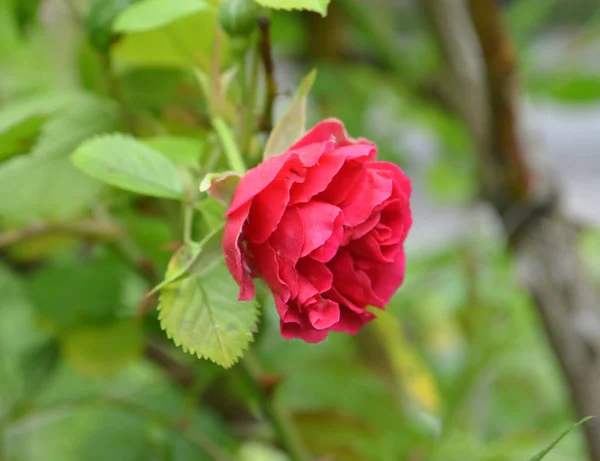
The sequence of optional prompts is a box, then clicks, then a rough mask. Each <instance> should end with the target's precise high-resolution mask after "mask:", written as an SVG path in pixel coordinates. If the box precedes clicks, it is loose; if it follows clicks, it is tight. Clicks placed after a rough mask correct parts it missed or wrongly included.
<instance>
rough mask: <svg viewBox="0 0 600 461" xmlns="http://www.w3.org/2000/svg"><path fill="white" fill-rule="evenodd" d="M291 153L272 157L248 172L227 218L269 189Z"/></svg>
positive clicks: (234, 196)
mask: <svg viewBox="0 0 600 461" xmlns="http://www.w3.org/2000/svg"><path fill="white" fill-rule="evenodd" d="M290 155H291V154H290V153H285V154H283V155H277V156H275V157H270V158H268V159H267V160H265V161H264V162H262V163H261V164H260V165H258V166H257V167H256V168H252V169H251V170H248V172H247V173H246V174H245V175H244V177H243V178H242V179H241V180H240V183H239V184H238V186H237V187H236V189H235V193H234V194H233V199H232V201H231V205H230V207H229V210H227V213H225V216H229V215H231V214H232V213H233V212H234V211H235V210H237V209H238V208H240V207H242V206H243V205H245V204H246V203H248V202H249V201H250V200H252V199H253V198H254V197H255V196H256V195H257V194H258V193H260V192H261V191H262V190H263V189H264V188H265V187H267V186H268V185H269V184H271V182H273V180H274V179H275V178H276V177H277V175H278V174H279V172H280V171H281V169H282V168H283V167H284V165H285V164H286V162H287V161H288V160H289V159H290Z"/></svg>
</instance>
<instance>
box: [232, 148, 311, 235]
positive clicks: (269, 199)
mask: <svg viewBox="0 0 600 461" xmlns="http://www.w3.org/2000/svg"><path fill="white" fill-rule="evenodd" d="M290 159H292V160H294V161H290V162H288V163H287V164H286V168H285V169H282V171H281V173H280V174H279V175H278V176H277V178H275V179H274V180H273V181H272V182H271V183H270V184H269V185H268V186H267V187H265V188H264V189H263V190H262V191H261V192H260V193H259V194H258V195H256V196H255V197H254V199H253V200H252V202H251V203H252V205H251V207H250V214H249V216H248V224H247V228H246V235H247V236H248V239H249V240H250V241H252V242H255V243H263V242H264V241H266V240H267V239H268V238H269V236H270V235H271V234H272V233H273V231H275V229H276V228H277V225H278V224H279V221H281V218H282V217H283V214H284V213H285V209H286V208H287V206H288V202H289V200H290V188H291V186H292V184H293V183H295V182H301V181H303V180H304V171H303V170H304V167H303V166H302V164H301V163H300V160H299V159H298V158H297V157H296V156H294V157H290ZM301 170H302V172H301ZM240 184H241V183H240Z"/></svg>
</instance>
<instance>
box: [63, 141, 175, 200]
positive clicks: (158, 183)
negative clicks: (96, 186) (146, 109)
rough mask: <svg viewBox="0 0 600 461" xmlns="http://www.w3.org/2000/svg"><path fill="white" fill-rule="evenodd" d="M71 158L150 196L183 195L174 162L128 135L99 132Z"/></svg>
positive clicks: (105, 179) (95, 175) (82, 167)
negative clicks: (101, 133) (98, 134)
mask: <svg viewBox="0 0 600 461" xmlns="http://www.w3.org/2000/svg"><path fill="white" fill-rule="evenodd" d="M72 160H73V163H74V164H75V166H76V167H77V168H79V169H80V170H81V171H83V172H84V173H86V174H88V175H89V176H91V177H93V178H96V179H98V180H100V181H103V182H105V183H107V184H110V185H111V186H115V187H118V188H121V189H125V190H128V191H131V192H136V193H138V194H142V195H150V196H153V197H163V198H172V199H178V198H181V197H182V196H183V189H184V188H183V181H182V179H181V176H180V175H179V172H178V171H177V168H176V167H175V165H173V163H171V162H170V161H169V160H167V159H166V158H165V157H164V156H163V155H162V154H161V153H160V152H157V151H155V150H154V149H152V148H150V147H148V146H147V145H145V144H143V143H142V142H140V141H138V140H136V139H135V138H133V137H131V136H125V135H120V134H112V135H104V136H98V137H96V138H94V139H91V140H89V141H86V142H85V143H83V144H82V145H81V146H79V147H78V148H77V150H76V151H75V153H74V154H73V157H72Z"/></svg>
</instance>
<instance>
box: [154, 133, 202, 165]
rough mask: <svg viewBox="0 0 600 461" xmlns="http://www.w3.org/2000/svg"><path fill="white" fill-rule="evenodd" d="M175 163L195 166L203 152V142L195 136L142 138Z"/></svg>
mask: <svg viewBox="0 0 600 461" xmlns="http://www.w3.org/2000/svg"><path fill="white" fill-rule="evenodd" d="M143 141H144V143H146V145H148V146H149V147H151V148H152V149H154V150H156V151H158V152H160V153H161V154H163V155H164V156H165V157H167V158H168V159H169V160H171V161H172V162H173V163H175V164H177V165H182V166H187V167H191V168H197V167H198V166H199V165H200V159H201V158H202V154H203V152H204V143H203V142H202V141H201V140H199V139H195V138H185V137H178V136H157V137H154V138H148V139H144V140H143Z"/></svg>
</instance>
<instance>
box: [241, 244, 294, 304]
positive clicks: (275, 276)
mask: <svg viewBox="0 0 600 461" xmlns="http://www.w3.org/2000/svg"><path fill="white" fill-rule="evenodd" d="M249 250H250V252H251V254H252V257H253V259H252V262H253V263H254V265H255V266H256V269H257V270H258V272H259V273H260V274H261V275H262V277H263V278H264V280H265V282H267V285H269V288H270V289H271V291H272V292H273V294H274V295H275V296H277V297H279V298H281V299H282V300H283V301H284V302H286V301H287V300H288V299H290V294H291V290H290V286H289V284H288V283H289V282H290V281H289V280H288V281H286V280H283V279H282V277H281V272H280V260H279V258H278V257H277V252H276V251H275V250H274V249H273V248H272V247H271V245H270V244H269V243H268V242H265V243H258V244H257V243H250V244H249Z"/></svg>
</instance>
